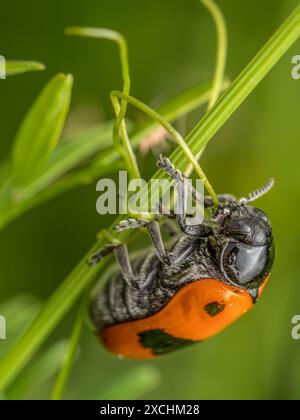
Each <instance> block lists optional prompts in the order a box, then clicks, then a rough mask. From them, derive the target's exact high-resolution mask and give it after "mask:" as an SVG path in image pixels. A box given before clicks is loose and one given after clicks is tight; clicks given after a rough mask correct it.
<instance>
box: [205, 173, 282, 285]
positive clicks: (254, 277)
mask: <svg viewBox="0 0 300 420" xmlns="http://www.w3.org/2000/svg"><path fill="white" fill-rule="evenodd" d="M272 186H273V181H271V182H269V183H268V184H267V185H266V186H265V187H263V188H261V189H260V190H257V191H255V192H254V193H252V194H250V195H249V196H248V198H245V199H241V200H239V201H237V200H232V201H228V202H225V203H222V204H220V205H219V206H218V207H217V208H216V209H215V210H214V212H213V215H212V219H211V220H212V222H213V223H214V224H215V228H214V232H215V240H216V244H217V249H216V254H217V256H218V260H219V262H220V268H221V271H222V274H223V275H224V276H225V278H226V279H227V280H228V281H229V282H230V283H232V284H234V285H237V286H240V287H243V288H245V289H252V290H254V289H258V288H259V287H260V285H261V284H262V282H263V281H264V280H265V279H266V277H267V275H268V274H269V273H270V270H271V268H272V265H273V261H274V243H273V234H272V226H271V222H270V220H269V218H268V217H267V215H266V214H265V213H264V212H263V211H262V210H259V209H257V208H255V207H253V206H251V205H249V203H250V202H251V201H254V200H255V199H257V198H258V197H260V196H261V195H263V194H265V193H266V192H268V191H269V190H270V189H271V188H272Z"/></svg>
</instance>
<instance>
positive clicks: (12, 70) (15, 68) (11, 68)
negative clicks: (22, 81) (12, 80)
mask: <svg viewBox="0 0 300 420" xmlns="http://www.w3.org/2000/svg"><path fill="white" fill-rule="evenodd" d="M45 68H46V67H45V66H44V64H42V63H38V62H36V61H21V60H9V61H6V75H7V76H14V75H16V74H21V73H27V72H29V71H41V70H45Z"/></svg>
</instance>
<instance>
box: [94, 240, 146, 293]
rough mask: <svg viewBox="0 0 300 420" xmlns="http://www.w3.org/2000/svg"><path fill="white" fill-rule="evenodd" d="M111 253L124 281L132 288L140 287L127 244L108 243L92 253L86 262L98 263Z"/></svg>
mask: <svg viewBox="0 0 300 420" xmlns="http://www.w3.org/2000/svg"><path fill="white" fill-rule="evenodd" d="M112 253H114V254H115V257H116V259H117V262H118V265H119V267H120V271H121V273H122V276H123V277H124V280H125V281H126V283H127V284H128V285H129V286H130V287H132V288H134V289H140V285H139V281H138V279H137V277H136V276H135V275H134V273H133V270H132V266H131V263H130V259H129V255H128V249H127V246H126V245H125V244H123V243H122V242H119V243H118V242H117V241H116V242H115V243H114V244H109V245H107V246H105V247H104V248H103V249H100V250H99V251H98V252H96V253H95V254H94V255H92V257H91V258H90V259H89V260H88V262H87V264H88V265H89V266H93V265H95V264H98V263H99V262H100V261H102V259H103V258H105V257H107V256H108V255H110V254H112Z"/></svg>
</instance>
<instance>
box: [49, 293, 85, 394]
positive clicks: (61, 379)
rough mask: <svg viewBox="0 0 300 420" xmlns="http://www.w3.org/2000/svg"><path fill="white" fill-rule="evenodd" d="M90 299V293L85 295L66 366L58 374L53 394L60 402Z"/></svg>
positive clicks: (67, 355)
mask: <svg viewBox="0 0 300 420" xmlns="http://www.w3.org/2000/svg"><path fill="white" fill-rule="evenodd" d="M88 298H89V293H85V295H84V296H83V298H82V302H81V305H80V308H79V311H78V314H77V317H76V320H75V323H74V327H73V331H72V334H71V339H70V343H69V348H68V350H67V354H66V358H65V361H64V364H63V366H62V368H61V370H60V372H59V374H58V377H57V380H56V383H55V385H54V388H53V392H52V397H51V399H52V400H60V399H62V396H63V393H64V390H65V388H66V385H67V383H68V380H69V377H70V374H71V370H72V366H73V364H74V360H75V357H76V350H77V347H78V343H79V340H80V337H81V334H82V330H83V326H84V321H85V317H86V313H87V307H88Z"/></svg>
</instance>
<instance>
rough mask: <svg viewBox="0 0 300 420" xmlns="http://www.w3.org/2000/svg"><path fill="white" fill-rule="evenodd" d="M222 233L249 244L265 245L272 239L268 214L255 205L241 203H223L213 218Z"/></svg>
mask: <svg viewBox="0 0 300 420" xmlns="http://www.w3.org/2000/svg"><path fill="white" fill-rule="evenodd" d="M212 221H213V222H215V223H217V226H218V231H219V233H221V234H222V235H224V236H226V237H228V238H231V239H235V240H237V241H239V242H242V243H244V244H247V245H252V246H264V245H268V244H269V243H270V242H271V241H272V227H271V222H270V220H269V219H268V217H267V215H266V214H265V213H264V212H263V211H262V210H259V209H257V208H255V207H252V206H249V205H241V204H224V205H221V206H220V207H219V208H218V209H217V210H216V211H215V214H214V217H213V219H212Z"/></svg>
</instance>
